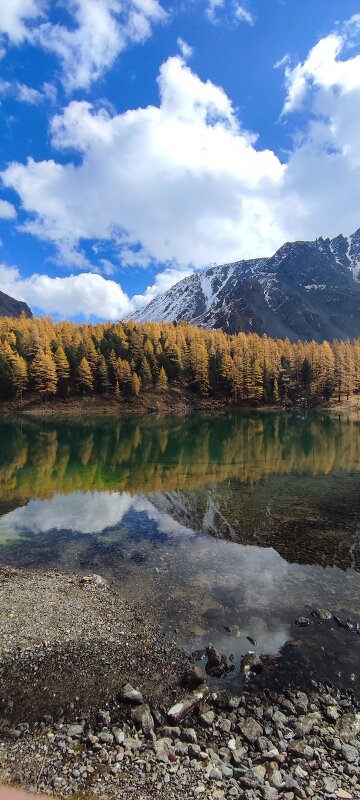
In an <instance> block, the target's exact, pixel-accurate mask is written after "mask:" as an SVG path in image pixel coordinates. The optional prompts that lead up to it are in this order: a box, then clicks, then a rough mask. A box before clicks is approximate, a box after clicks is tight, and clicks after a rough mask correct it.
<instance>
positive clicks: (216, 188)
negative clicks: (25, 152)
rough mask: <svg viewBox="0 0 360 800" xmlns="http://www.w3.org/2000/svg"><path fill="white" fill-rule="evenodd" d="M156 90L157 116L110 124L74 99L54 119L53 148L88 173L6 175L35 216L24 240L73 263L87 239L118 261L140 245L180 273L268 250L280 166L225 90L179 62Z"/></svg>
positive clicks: (166, 70)
mask: <svg viewBox="0 0 360 800" xmlns="http://www.w3.org/2000/svg"><path fill="white" fill-rule="evenodd" d="M158 83H159V89H160V104H159V106H158V107H156V106H148V107H147V108H139V109H136V110H129V111H127V112H126V113H124V114H118V115H114V116H112V115H111V114H110V113H109V111H108V110H107V109H97V110H95V109H94V108H92V106H91V105H90V104H89V103H88V102H85V101H81V102H77V101H73V102H71V103H70V104H69V105H68V106H67V108H65V110H64V112H63V113H62V114H61V115H57V116H56V117H55V118H54V119H53V122H52V128H51V130H52V137H53V144H54V145H55V146H56V147H57V148H62V149H65V150H66V149H68V148H73V149H74V150H76V151H78V152H79V153H81V154H82V157H81V159H80V163H79V159H78V158H77V159H76V160H77V163H75V162H72V161H70V163H67V164H60V163H57V162H56V161H54V160H50V161H43V162H36V161H34V160H33V159H29V161H28V163H27V164H25V165H24V164H20V163H13V164H10V165H9V167H8V168H7V169H6V170H5V172H4V173H3V176H2V177H3V181H4V183H5V185H6V186H8V187H11V188H12V189H15V191H16V192H17V193H18V194H19V195H20V197H21V200H22V204H23V208H24V209H25V211H27V212H29V214H30V215H31V216H29V218H28V220H27V221H26V222H25V224H24V228H25V230H27V231H28V232H31V233H33V234H35V235H36V236H38V237H39V238H41V239H45V240H48V241H51V242H53V243H56V245H57V246H58V247H59V248H60V250H61V253H62V257H63V258H64V260H65V258H67V259H68V260H70V262H71V263H73V261H71V259H72V258H73V257H74V254H77V253H78V250H77V249H76V248H77V246H78V245H79V243H80V242H81V240H82V239H83V240H85V239H99V240H102V239H103V240H104V239H105V240H113V239H115V240H116V241H117V242H119V243H120V244H119V249H120V258H121V249H125V251H127V252H128V250H129V244H130V247H131V249H132V250H134V246H136V244H137V243H138V245H140V248H141V250H140V252H142V253H144V252H145V253H146V254H149V255H150V256H151V258H153V259H156V260H158V261H160V262H162V263H167V264H169V266H172V265H173V266H179V265H180V266H181V267H188V266H189V265H190V264H195V265H197V266H201V265H204V264H207V263H209V262H214V261H217V260H223V261H224V260H233V259H235V258H238V257H239V254H241V255H242V256H244V257H246V256H251V255H253V253H254V252H256V253H257V254H259V253H260V254H261V253H263V254H268V253H269V252H272V250H273V249H274V247H275V246H276V245H277V244H278V243H279V242H280V241H281V238H282V234H281V230H280V228H279V226H278V224H277V223H276V221H275V217H274V213H273V204H274V202H276V197H277V196H278V194H279V191H280V188H281V184H282V180H283V174H284V169H285V168H284V166H283V165H282V164H281V163H280V161H279V159H278V158H277V156H276V155H275V154H274V153H273V152H271V151H269V150H260V149H257V148H256V137H255V136H253V135H252V134H250V133H249V132H248V131H245V130H243V129H242V128H241V127H240V125H239V123H238V121H237V118H236V115H235V113H234V110H233V107H232V104H231V101H230V99H229V98H228V96H227V95H226V93H225V92H224V91H223V89H221V88H220V87H218V86H215V85H214V84H213V83H211V82H210V81H202V80H200V78H199V77H198V76H197V75H195V74H194V73H193V72H192V71H191V70H190V69H189V67H188V66H187V65H186V64H185V62H184V61H183V59H182V58H181V57H180V56H176V57H172V58H169V59H168V60H167V61H166V62H165V63H164V64H163V65H162V67H161V69H160V74H159V78H158ZM71 241H72V242H73V245H74V248H75V249H74V248H73V250H72V252H71V250H70V245H69V243H70V242H71ZM64 243H65V244H66V248H65V250H66V252H64ZM136 249H138V248H136Z"/></svg>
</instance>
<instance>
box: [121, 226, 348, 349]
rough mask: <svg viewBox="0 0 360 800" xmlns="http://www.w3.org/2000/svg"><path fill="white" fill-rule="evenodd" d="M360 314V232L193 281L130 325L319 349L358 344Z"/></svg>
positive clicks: (293, 245)
mask: <svg viewBox="0 0 360 800" xmlns="http://www.w3.org/2000/svg"><path fill="white" fill-rule="evenodd" d="M359 312H360V228H359V229H358V230H357V231H356V232H355V233H354V234H352V235H351V236H349V237H345V236H343V235H342V234H340V235H339V236H336V237H335V238H334V239H323V238H322V237H320V238H319V239H316V240H315V241H313V242H307V241H297V242H286V243H285V244H283V245H282V246H281V247H280V248H279V249H278V250H277V251H276V253H275V254H274V255H273V256H271V257H270V258H258V259H250V260H241V261H235V262H232V263H230V264H223V265H220V266H215V267H209V268H207V269H205V270H203V271H201V272H197V273H193V274H192V275H190V276H189V277H187V278H184V279H183V280H181V281H179V282H178V283H176V284H174V286H172V287H171V288H170V289H168V290H167V291H166V292H164V293H163V294H160V295H157V297H155V298H154V299H153V300H152V301H151V302H150V303H149V304H148V305H146V306H144V307H143V308H141V309H139V310H138V311H137V312H136V313H135V314H134V315H133V319H134V320H135V321H136V322H146V321H154V322H158V321H163V322H181V321H187V322H190V323H191V324H193V325H200V326H201V327H205V328H220V329H223V330H225V331H226V332H227V333H238V332H239V331H244V332H245V333H250V332H252V333H258V334H259V335H262V334H264V333H266V334H268V335H269V336H272V337H275V338H284V337H288V338H289V339H290V340H291V341H296V340H297V339H315V340H316V341H322V340H324V339H335V338H338V339H344V338H354V337H356V336H360V313H359Z"/></svg>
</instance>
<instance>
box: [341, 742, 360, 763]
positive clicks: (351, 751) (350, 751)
mask: <svg viewBox="0 0 360 800" xmlns="http://www.w3.org/2000/svg"><path fill="white" fill-rule="evenodd" d="M341 753H342V755H343V756H344V758H345V760H346V761H347V762H348V763H349V764H353V763H354V761H357V760H358V758H359V751H358V750H357V748H356V747H353V746H352V745H351V744H343V745H342V747H341Z"/></svg>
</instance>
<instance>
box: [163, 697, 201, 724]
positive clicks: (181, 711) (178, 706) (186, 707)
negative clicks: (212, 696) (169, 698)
mask: <svg viewBox="0 0 360 800" xmlns="http://www.w3.org/2000/svg"><path fill="white" fill-rule="evenodd" d="M206 694H207V690H206V689H205V688H204V689H195V691H193V692H191V694H188V695H186V697H183V699H182V700H179V702H178V703H175V705H174V706H172V707H171V708H170V709H169V711H168V712H167V715H168V718H169V720H170V722H175V723H176V722H181V720H182V719H184V718H185V717H186V716H187V715H188V714H190V712H191V711H193V710H194V708H196V706H198V705H199V704H200V703H201V701H202V700H203V699H204V697H205V696H206Z"/></svg>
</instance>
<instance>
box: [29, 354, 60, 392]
mask: <svg viewBox="0 0 360 800" xmlns="http://www.w3.org/2000/svg"><path fill="white" fill-rule="evenodd" d="M31 376H32V380H33V383H34V387H35V391H37V392H38V394H39V395H40V397H48V396H50V395H53V394H56V389H57V374H56V364H55V361H54V359H53V356H52V355H51V353H44V351H43V350H40V351H39V353H38V354H37V356H35V358H34V360H33V362H32V364H31Z"/></svg>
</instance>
